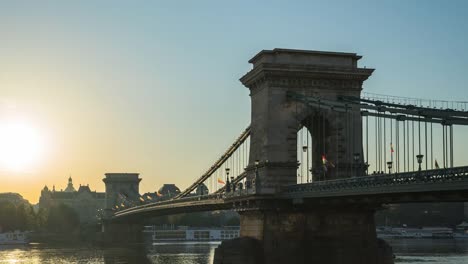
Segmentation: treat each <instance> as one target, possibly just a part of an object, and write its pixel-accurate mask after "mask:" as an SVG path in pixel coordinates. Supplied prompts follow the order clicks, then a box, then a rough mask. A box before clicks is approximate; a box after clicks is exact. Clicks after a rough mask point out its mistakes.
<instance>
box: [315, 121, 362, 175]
mask: <svg viewBox="0 0 468 264" xmlns="http://www.w3.org/2000/svg"><path fill="white" fill-rule="evenodd" d="M322 121H323V123H322V136H323V155H325V157H326V156H327V153H326V152H327V149H326V144H327V142H326V138H327V136H326V134H325V133H326V132H325V113H323V114H322ZM353 141H354V140H353ZM325 166H327V164H325ZM326 174H327V172H326V171H325V170H323V180H326Z"/></svg>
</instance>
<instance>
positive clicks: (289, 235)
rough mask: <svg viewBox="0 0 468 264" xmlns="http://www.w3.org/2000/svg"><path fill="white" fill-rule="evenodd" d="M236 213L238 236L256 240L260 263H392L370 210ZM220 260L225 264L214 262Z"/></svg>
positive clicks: (388, 250) (226, 262)
mask: <svg viewBox="0 0 468 264" xmlns="http://www.w3.org/2000/svg"><path fill="white" fill-rule="evenodd" d="M240 215H241V237H244V238H245V237H249V238H252V239H254V240H255V241H258V242H259V244H260V245H261V248H262V249H260V250H262V251H263V259H264V263H265V264H280V263H299V264H302V263H304V264H305V263H327V264H344V263H346V264H376V263H378V264H384V263H385V264H390V263H393V255H392V253H391V249H390V247H388V246H386V244H385V242H383V241H378V239H377V237H376V231H375V223H374V210H372V209H365V208H356V207H353V208H349V207H335V208H324V209H318V210H313V211H312V210H311V211H277V210H263V211H262V210H259V211H245V212H241V213H240ZM250 243H252V242H250ZM222 247H223V245H221V248H222ZM238 248H242V247H238ZM234 251H235V250H234ZM223 252H229V251H227V250H223ZM237 254H239V252H237ZM244 254H245V252H244ZM218 255H219V254H218ZM256 258H257V259H258V257H256ZM215 259H218V262H215V264H220V263H222V264H234V263H237V262H233V261H231V262H230V261H229V259H230V257H229V256H224V258H223V257H221V256H217V258H215ZM222 259H224V260H225V261H224V262H222V261H220V260H222ZM231 259H232V258H231ZM234 259H235V258H234ZM239 263H240V262H239ZM252 263H255V262H252Z"/></svg>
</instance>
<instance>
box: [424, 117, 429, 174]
mask: <svg viewBox="0 0 468 264" xmlns="http://www.w3.org/2000/svg"><path fill="white" fill-rule="evenodd" d="M424 141H425V146H424V149H425V152H426V158H425V160H426V170H427V168H428V167H427V160H428V158H429V156H428V155H427V122H426V121H424Z"/></svg>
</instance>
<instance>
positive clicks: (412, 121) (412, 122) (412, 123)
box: [411, 120, 415, 171]
mask: <svg viewBox="0 0 468 264" xmlns="http://www.w3.org/2000/svg"><path fill="white" fill-rule="evenodd" d="M411 125H412V129H411V130H412V134H413V136H412V137H413V139H412V140H411V141H412V143H413V152H412V154H413V155H411V156H412V157H413V171H414V157H415V155H414V120H411Z"/></svg>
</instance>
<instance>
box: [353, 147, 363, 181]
mask: <svg viewBox="0 0 468 264" xmlns="http://www.w3.org/2000/svg"><path fill="white" fill-rule="evenodd" d="M353 158H354V164H355V168H356V177H358V176H359V175H358V174H359V166H358V165H359V160H360V159H361V154H360V153H358V152H356V153H354V154H353Z"/></svg>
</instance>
